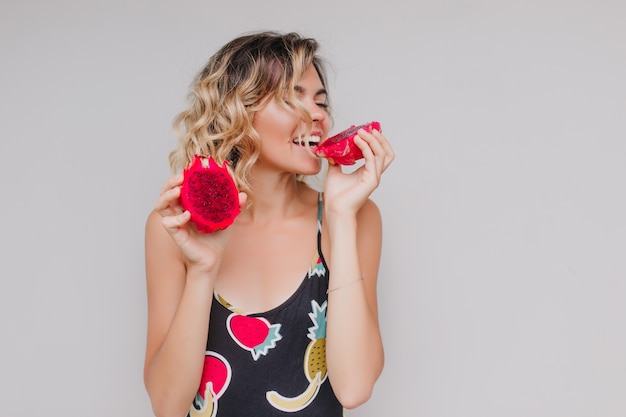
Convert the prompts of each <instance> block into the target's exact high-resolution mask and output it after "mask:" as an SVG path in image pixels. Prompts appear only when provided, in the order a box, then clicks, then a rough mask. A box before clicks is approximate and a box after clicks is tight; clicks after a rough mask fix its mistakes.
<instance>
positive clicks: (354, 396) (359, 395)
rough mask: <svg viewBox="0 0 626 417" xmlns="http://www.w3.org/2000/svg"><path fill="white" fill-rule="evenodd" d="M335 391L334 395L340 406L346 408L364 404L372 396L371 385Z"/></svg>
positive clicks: (349, 408)
mask: <svg viewBox="0 0 626 417" xmlns="http://www.w3.org/2000/svg"><path fill="white" fill-rule="evenodd" d="M344 391H345V392H343V391H340V392H336V393H335V396H336V397H337V400H339V402H340V403H341V405H342V407H343V408H345V409H348V410H351V409H354V408H357V407H358V406H360V405H363V404H365V403H366V402H367V401H368V400H369V399H370V397H371V396H372V391H373V390H372V387H369V389H368V388H366V387H365V388H361V389H352V390H344Z"/></svg>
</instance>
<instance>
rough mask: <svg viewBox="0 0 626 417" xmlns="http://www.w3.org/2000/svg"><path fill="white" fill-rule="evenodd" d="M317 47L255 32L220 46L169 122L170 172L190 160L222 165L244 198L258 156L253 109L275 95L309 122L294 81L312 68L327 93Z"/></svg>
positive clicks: (296, 38) (308, 40)
mask: <svg viewBox="0 0 626 417" xmlns="http://www.w3.org/2000/svg"><path fill="white" fill-rule="evenodd" d="M317 50H318V43H317V42H316V41H315V40H314V39H311V38H306V37H303V36H301V35H299V34H297V33H287V34H280V33H278V32H272V31H270V32H257V33H251V34H246V35H242V36H240V37H238V38H235V39H233V40H232V41H230V42H228V43H227V44H226V45H224V46H223V47H222V48H221V49H220V50H219V51H218V52H217V53H215V55H213V56H212V57H211V58H210V60H209V61H208V63H207V64H206V65H205V67H204V68H203V69H202V70H201V71H200V72H199V73H198V74H197V75H196V77H195V78H194V80H193V82H192V84H191V88H190V92H189V95H188V100H189V103H190V104H189V107H188V108H187V109H186V110H184V111H182V112H180V113H179V114H178V115H177V117H176V118H175V119H174V130H175V132H176V135H177V137H178V146H177V147H176V148H175V149H174V150H173V151H172V152H171V153H170V154H169V164H170V168H171V169H172V170H173V171H174V172H177V171H179V170H181V169H183V168H184V167H185V166H186V165H187V164H188V163H189V162H190V161H191V160H192V159H193V156H194V155H196V154H198V155H211V156H213V158H214V159H215V160H216V162H217V163H218V164H222V163H223V162H224V161H228V165H229V167H230V172H231V174H232V175H233V178H234V179H235V182H236V184H237V186H238V188H239V190H240V191H245V192H247V193H248V194H250V192H251V189H250V182H249V176H250V170H251V168H252V166H253V164H254V163H255V161H256V160H257V158H258V156H259V152H260V138H259V135H258V133H257V132H256V131H255V129H254V128H253V126H252V120H253V118H254V115H255V113H256V112H257V111H259V110H260V109H262V108H263V107H264V106H265V104H266V103H267V102H268V101H269V100H270V99H272V98H274V97H276V98H277V99H278V100H279V102H280V103H282V104H283V105H284V107H285V108H287V109H289V110H290V111H294V112H298V113H300V114H302V115H303V116H304V118H305V120H306V121H307V125H308V128H309V130H310V129H311V125H312V120H311V116H310V115H309V113H308V112H307V111H306V109H305V108H304V107H303V106H302V105H300V104H298V103H299V102H298V100H297V98H296V96H295V83H296V82H297V81H298V80H299V79H300V78H301V76H302V75H303V74H304V72H305V71H306V70H307V69H308V68H309V67H310V66H311V65H313V66H314V67H315V69H316V70H317V73H318V75H319V77H320V79H321V81H322V84H323V86H324V88H326V89H327V83H326V74H325V70H324V68H323V65H324V63H323V61H322V59H321V58H320V57H319V56H318V55H317Z"/></svg>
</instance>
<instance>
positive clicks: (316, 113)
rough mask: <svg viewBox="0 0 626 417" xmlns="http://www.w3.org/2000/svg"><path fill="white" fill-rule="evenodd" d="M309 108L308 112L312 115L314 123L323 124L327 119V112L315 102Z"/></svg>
mask: <svg viewBox="0 0 626 417" xmlns="http://www.w3.org/2000/svg"><path fill="white" fill-rule="evenodd" d="M307 107H308V108H307V110H308V111H309V114H310V115H311V120H313V121H314V122H322V121H324V119H326V112H325V111H324V109H322V108H321V107H320V106H319V105H318V104H317V103H315V102H314V103H312V104H310V105H309V106H307Z"/></svg>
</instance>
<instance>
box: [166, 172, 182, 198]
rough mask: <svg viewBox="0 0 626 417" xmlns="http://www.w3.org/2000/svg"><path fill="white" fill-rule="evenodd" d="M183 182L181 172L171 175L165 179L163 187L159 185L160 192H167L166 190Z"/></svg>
mask: <svg viewBox="0 0 626 417" xmlns="http://www.w3.org/2000/svg"><path fill="white" fill-rule="evenodd" d="M182 183H183V174H182V173H181V174H176V175H172V176H171V177H169V178H168V179H167V181H165V183H164V184H163V187H161V194H163V193H165V192H167V190H169V189H171V188H174V187H177V186H179V185H181V184H182Z"/></svg>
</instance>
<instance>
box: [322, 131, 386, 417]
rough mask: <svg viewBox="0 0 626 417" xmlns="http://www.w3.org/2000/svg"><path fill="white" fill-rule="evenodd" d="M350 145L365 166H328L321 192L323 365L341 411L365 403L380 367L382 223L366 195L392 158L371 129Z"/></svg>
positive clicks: (384, 142)
mask: <svg viewBox="0 0 626 417" xmlns="http://www.w3.org/2000/svg"><path fill="white" fill-rule="evenodd" d="M355 143H356V144H357V145H358V146H359V148H361V150H362V151H363V154H364V157H365V165H364V166H362V167H360V168H359V169H358V170H356V171H355V172H353V173H351V174H343V173H342V172H341V169H340V167H337V166H331V167H329V174H328V178H327V182H326V187H325V193H324V194H325V196H324V200H325V203H324V207H325V213H324V214H325V224H326V230H328V237H329V242H328V244H329V249H330V251H329V253H328V256H327V258H328V264H329V265H328V266H329V271H330V283H329V291H328V308H327V333H326V361H327V365H328V377H329V379H330V382H331V384H332V387H333V391H334V392H335V394H336V395H337V398H338V399H339V401H340V402H341V403H342V405H343V406H344V407H345V408H354V407H357V406H359V405H361V404H363V403H364V402H365V401H367V400H368V399H369V397H370V396H371V393H372V389H373V387H374V384H375V382H376V380H377V379H378V377H379V376H380V374H381V372H382V369H383V363H384V353H383V343H382V338H381V333H380V328H379V323H378V306H377V295H376V287H377V279H378V268H379V263H380V255H381V248H382V220H381V215H380V212H379V210H378V207H377V206H376V204H375V203H374V202H373V201H372V200H370V199H369V196H370V194H371V193H372V192H373V191H374V189H376V187H378V185H379V183H380V176H381V175H382V173H383V171H384V170H385V169H386V168H387V167H388V166H389V164H390V163H391V161H392V160H393V159H394V153H393V151H392V150H391V147H390V145H389V143H388V142H387V140H386V138H385V137H384V136H383V135H382V134H381V133H379V132H377V131H374V132H372V133H367V132H365V131H360V132H359V137H357V138H356V139H355Z"/></svg>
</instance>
